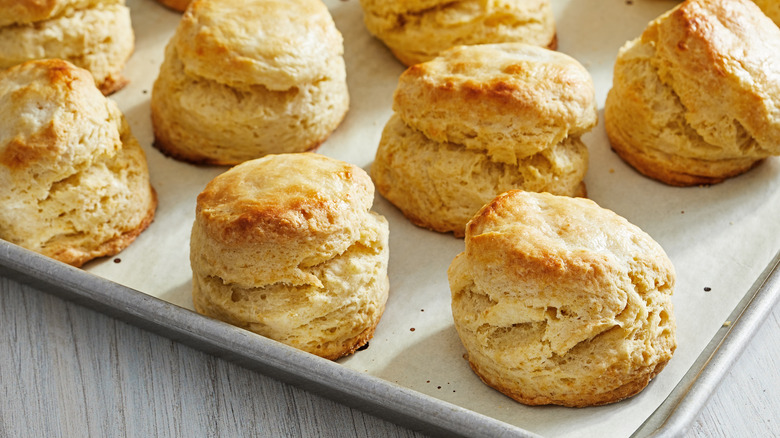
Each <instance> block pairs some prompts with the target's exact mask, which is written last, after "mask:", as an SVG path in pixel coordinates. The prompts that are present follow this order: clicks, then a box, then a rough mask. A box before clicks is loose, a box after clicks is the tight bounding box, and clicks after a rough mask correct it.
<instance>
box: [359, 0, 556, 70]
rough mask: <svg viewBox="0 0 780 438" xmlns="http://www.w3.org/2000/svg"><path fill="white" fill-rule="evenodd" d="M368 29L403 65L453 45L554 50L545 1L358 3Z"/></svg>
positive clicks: (370, 0)
mask: <svg viewBox="0 0 780 438" xmlns="http://www.w3.org/2000/svg"><path fill="white" fill-rule="evenodd" d="M360 4H361V6H362V7H363V11H364V12H365V16H364V17H365V24H366V27H367V28H368V30H369V31H370V32H371V33H372V34H374V35H375V36H376V37H377V38H379V39H380V40H382V41H383V42H384V43H385V44H386V45H387V46H388V47H389V48H390V50H391V51H392V52H393V54H394V55H395V56H396V57H397V58H398V59H399V60H400V61H401V62H402V63H404V64H406V65H414V64H417V63H420V62H425V61H428V60H430V59H432V58H434V57H435V56H437V55H438V54H439V53H441V52H442V51H444V50H446V49H449V48H450V47H453V46H457V45H472V44H485V43H501V42H524V43H528V44H533V45H536V46H542V47H548V48H551V49H555V47H556V44H557V40H556V37H555V22H554V18H553V14H552V9H551V8H550V2H549V1H548V0H532V1H522V0H499V1H490V2H485V1H480V0H461V1H445V0H420V1H417V0H415V1H396V0H361V1H360Z"/></svg>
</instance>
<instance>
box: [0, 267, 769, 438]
mask: <svg viewBox="0 0 780 438" xmlns="http://www.w3.org/2000/svg"><path fill="white" fill-rule="evenodd" d="M779 321H780V306H777V307H776V308H775V309H774V311H773V313H772V314H771V316H770V318H768V319H767V321H766V323H765V324H764V325H763V326H762V328H761V329H760V330H759V331H758V332H757V333H756V335H755V337H754V339H753V340H752V341H751V343H750V344H749V345H748V346H747V348H746V350H745V352H744V353H743V355H742V356H741V357H740V359H739V360H738V362H737V363H736V364H735V366H734V367H733V368H732V369H731V371H730V372H729V373H728V375H727V376H726V378H725V379H724V382H723V383H722V385H721V386H720V387H719V389H718V390H717V391H716V393H715V394H714V396H713V398H712V399H711V400H710V401H709V402H708V403H707V405H705V407H704V408H703V410H702V412H701V414H700V416H699V417H698V419H697V421H696V422H695V423H694V424H693V425H692V427H691V430H690V431H688V433H687V434H686V436H687V437H689V438H698V437H725V436H728V437H741V436H755V437H765V436H780V420H778V414H777V412H780V392H779V391H777V390H778V388H780V361H779V359H778V357H780V322H779ZM0 333H2V336H0V352H1V353H0V378H1V379H2V385H0V386H1V387H2V393H1V394H2V396H0V437H16V436H170V437H180V436H231V437H241V436H275V437H277V436H278V437H295V436H301V437H309V436H317V437H326V438H327V437H418V438H421V437H423V436H424V435H422V434H420V433H417V432H413V431H411V430H409V429H406V428H403V427H400V426H397V425H395V424H392V423H389V422H386V421H383V420H381V419H378V418H376V417H373V416H371V415H368V414H365V413H363V412H361V411H359V410H355V409H350V408H348V407H345V406H343V405H341V404H338V403H336V402H333V401H330V400H327V399H324V398H322V397H318V396H315V395H312V394H310V393H308V392H305V391H302V390H300V389H297V388H294V387H292V386H290V385H287V384H284V383H281V382H278V381H276V380H273V379H271V378H268V377H265V376H263V375H261V374H259V373H256V372H254V371H250V370H247V369H244V368H241V367H239V366H237V365H235V364H232V363H230V362H227V361H224V360H222V359H219V358H216V357H213V356H210V355H208V354H204V353H201V352H199V351H197V350H194V349H192V348H189V347H186V346H184V345H181V344H178V343H176V342H173V341H171V340H169V339H166V338H164V337H161V336H157V335H154V334H152V333H149V332H147V331H144V330H141V329H139V328H136V327H133V326H130V325H128V324H125V323H123V322H119V321H117V320H114V319H112V318H110V317H108V316H105V315H102V314H100V313H98V312H95V311H92V310H89V309H86V308H83V307H80V306H78V305H75V304H72V303H69V302H67V301H63V300H62V299H60V298H57V297H54V296H50V295H47V294H44V293H42V292H39V291H37V290H36V289H34V288H31V287H28V286H24V285H20V284H19V283H16V282H14V281H10V280H7V279H5V278H0Z"/></svg>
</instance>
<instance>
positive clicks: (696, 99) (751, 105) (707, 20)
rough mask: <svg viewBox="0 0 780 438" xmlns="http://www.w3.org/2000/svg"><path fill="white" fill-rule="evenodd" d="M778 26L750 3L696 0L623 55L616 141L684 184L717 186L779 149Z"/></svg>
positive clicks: (628, 157) (612, 97)
mask: <svg viewBox="0 0 780 438" xmlns="http://www.w3.org/2000/svg"><path fill="white" fill-rule="evenodd" d="M778 71H780V29H778V27H777V26H776V25H775V24H774V23H773V22H772V21H771V20H770V19H768V18H767V17H766V16H765V15H764V14H762V13H761V11H760V10H759V8H758V7H757V6H756V5H755V4H753V3H752V2H750V1H748V0H734V1H732V0H709V1H701V0H688V1H685V2H683V3H682V4H680V5H679V6H678V7H676V8H674V9H672V10H671V11H669V12H667V13H666V14H664V15H662V16H660V17H659V18H657V19H656V20H654V21H652V22H651V23H650V24H649V25H648V27H647V28H646V29H645V31H644V32H643V34H642V35H641V37H639V38H637V39H635V40H633V41H629V42H628V43H627V44H626V45H625V46H624V47H623V48H622V49H621V50H620V52H619V54H618V58H617V61H616V63H615V68H614V80H613V86H612V89H611V90H610V92H609V94H608V96H607V101H606V105H605V115H604V118H605V125H606V130H607V134H608V136H609V139H610V142H611V144H612V148H613V149H614V150H615V151H616V152H617V153H618V155H620V156H621V157H622V158H623V159H624V160H625V161H626V162H627V163H628V164H630V165H631V166H633V167H634V168H636V170H638V171H639V172H641V173H642V174H644V175H646V176H648V177H651V178H654V179H656V180H659V181H662V182H664V183H666V184H670V185H676V186H690V185H698V184H714V183H718V182H721V181H723V180H724V179H726V178H729V177H733V176H736V175H739V174H741V173H743V172H745V171H747V170H749V169H751V168H752V167H753V166H755V165H756V164H758V163H759V162H760V161H761V160H762V159H764V158H766V157H769V156H773V155H778V154H780V115H779V114H778V112H777V110H776V108H778V107H780V74H778V73H777V72H778Z"/></svg>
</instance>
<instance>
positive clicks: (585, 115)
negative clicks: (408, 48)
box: [393, 43, 598, 164]
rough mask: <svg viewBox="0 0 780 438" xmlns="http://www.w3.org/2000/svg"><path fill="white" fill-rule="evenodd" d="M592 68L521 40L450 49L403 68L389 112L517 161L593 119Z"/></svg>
mask: <svg viewBox="0 0 780 438" xmlns="http://www.w3.org/2000/svg"><path fill="white" fill-rule="evenodd" d="M594 94H595V92H594V88H593V80H592V79H591V76H590V73H589V72H588V71H587V70H586V69H585V67H583V66H582V64H580V63H579V62H578V61H577V60H575V59H574V58H571V57H570V56H568V55H565V54H563V53H560V52H555V51H552V50H546V49H543V48H540V47H536V46H531V45H527V44H519V43H505V44H482V45H475V46H460V47H454V48H452V49H450V50H447V51H445V52H444V53H442V54H441V55H440V56H438V57H437V58H435V59H433V60H431V61H429V62H426V63H423V64H418V65H415V66H412V67H410V68H408V69H407V70H406V71H405V72H404V73H403V74H402V75H401V77H400V79H399V81H398V88H397V89H396V91H395V94H394V96H393V110H394V111H395V112H397V113H398V114H399V115H400V116H401V118H402V119H403V120H404V122H406V124H407V125H409V126H411V127H413V128H415V129H417V130H419V131H422V132H423V133H424V134H425V135H426V136H427V137H428V138H430V139H431V140H435V141H439V142H445V141H448V142H452V143H458V144H462V145H464V146H466V147H467V148H469V149H473V150H481V151H484V152H485V153H487V154H488V155H489V156H490V158H491V159H492V160H493V161H497V162H500V163H508V164H516V163H517V162H518V160H519V159H522V158H525V157H528V156H531V155H534V154H536V153H538V152H540V151H542V150H544V149H546V148H548V147H549V146H550V145H553V144H556V143H560V142H561V141H563V140H564V139H566V138H567V137H577V138H578V137H580V136H582V134H584V133H586V132H588V131H590V130H591V129H592V128H593V127H594V126H595V125H596V123H597V121H598V113H597V110H596V102H595V98H594Z"/></svg>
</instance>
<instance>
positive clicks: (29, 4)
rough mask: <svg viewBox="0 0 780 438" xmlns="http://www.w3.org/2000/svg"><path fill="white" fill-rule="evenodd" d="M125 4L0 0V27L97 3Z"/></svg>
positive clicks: (103, 1)
mask: <svg viewBox="0 0 780 438" xmlns="http://www.w3.org/2000/svg"><path fill="white" fill-rule="evenodd" d="M113 4H122V5H123V4H125V2H124V0H0V27H2V26H10V25H13V24H29V23H34V22H36V21H43V20H48V19H50V18H53V17H56V16H58V15H62V14H65V13H67V12H68V11H72V10H78V9H86V8H91V7H95V6H97V5H113Z"/></svg>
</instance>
